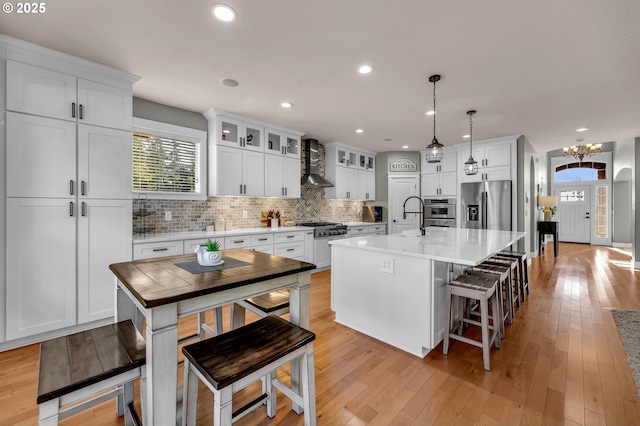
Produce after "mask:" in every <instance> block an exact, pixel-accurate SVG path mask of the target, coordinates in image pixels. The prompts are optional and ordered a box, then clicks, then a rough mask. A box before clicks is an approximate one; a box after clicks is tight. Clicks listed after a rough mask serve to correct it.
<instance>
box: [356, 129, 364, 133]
mask: <svg viewBox="0 0 640 426" xmlns="http://www.w3.org/2000/svg"><path fill="white" fill-rule="evenodd" d="M356 133H364V130H362V129H356Z"/></svg>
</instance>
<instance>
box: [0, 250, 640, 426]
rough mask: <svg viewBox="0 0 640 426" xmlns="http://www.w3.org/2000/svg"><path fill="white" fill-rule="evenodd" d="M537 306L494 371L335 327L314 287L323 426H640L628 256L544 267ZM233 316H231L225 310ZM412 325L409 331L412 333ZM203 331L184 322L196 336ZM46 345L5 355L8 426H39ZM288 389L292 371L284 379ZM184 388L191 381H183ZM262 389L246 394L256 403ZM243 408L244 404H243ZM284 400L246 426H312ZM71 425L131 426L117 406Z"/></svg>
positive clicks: (571, 254)
mask: <svg viewBox="0 0 640 426" xmlns="http://www.w3.org/2000/svg"><path fill="white" fill-rule="evenodd" d="M530 277H531V294H530V297H529V299H527V301H526V303H524V304H523V305H522V306H521V307H520V308H519V309H518V311H517V315H516V318H515V320H514V323H513V324H512V325H511V326H508V327H507V330H506V338H505V340H504V341H503V343H502V348H501V349H500V350H495V349H494V350H493V351H492V354H491V366H492V370H491V371H490V372H486V371H485V370H484V369H483V367H482V353H481V350H480V349H479V348H475V347H471V346H469V345H466V344H464V343H462V342H456V341H454V342H452V347H451V350H450V353H449V355H448V356H443V355H442V347H441V345H440V346H438V347H437V348H436V349H435V350H433V351H432V352H431V353H430V354H429V355H427V357H426V358H424V359H420V358H416V357H414V356H412V355H409V354H407V353H405V352H402V351H400V350H397V349H394V348H392V347H390V346H387V345H385V344H383V343H380V342H378V341H376V340H374V339H371V338H369V337H367V336H364V335H362V334H359V333H357V332H355V331H353V330H351V329H349V328H346V327H344V326H341V325H339V324H336V323H335V322H334V321H333V318H334V315H333V312H332V311H331V310H330V309H329V298H330V282H329V280H330V274H329V272H320V273H317V274H314V275H313V278H312V313H311V330H312V331H314V332H315V333H316V334H317V340H316V342H315V362H316V394H317V399H316V400H317V411H318V419H317V423H318V424H319V425H332V426H333V425H364V424H371V425H374V424H375V425H409V424H415V425H430V424H442V425H454V424H460V425H472V424H501V425H530V424H531V425H552V424H565V425H633V424H640V398H639V397H638V390H637V389H636V386H635V384H634V381H633V378H632V376H631V371H630V369H629V366H628V364H627V360H626V356H625V353H624V349H623V347H622V344H621V342H620V340H619V338H618V334H617V330H616V327H615V324H614V322H613V319H612V316H611V312H610V311H611V309H618V308H622V309H640V280H639V278H640V274H639V273H638V272H635V271H634V270H632V269H630V255H629V254H628V253H627V252H624V251H623V250H619V249H614V248H609V247H596V246H589V245H581V244H562V243H561V244H560V255H559V256H558V257H557V258H554V257H553V248H552V246H551V245H550V244H548V245H547V250H546V252H545V253H544V254H543V255H542V256H540V257H538V258H536V259H533V262H532V265H531V268H530ZM225 315H226V316H228V312H227V311H226V310H225ZM410 326H411V324H407V327H410ZM193 327H194V323H193V321H188V320H186V321H183V322H182V323H181V330H183V331H184V332H185V333H186V332H187V331H188V329H190V328H193ZM37 366H38V345H32V346H28V347H25V348H21V349H16V350H13V351H7V352H4V353H0V425H8V424H36V423H37V406H36V403H35V398H36V387H37ZM279 374H280V375H281V376H282V377H283V378H284V380H286V376H287V373H286V371H284V372H282V373H279ZM180 381H181V380H180ZM256 388H257V386H253V387H251V388H249V389H246V390H243V391H242V392H241V393H240V394H239V395H238V398H237V399H238V403H242V402H243V400H249V399H250V398H251V396H252V395H250V393H251V392H255V391H256ZM207 392H208V391H206V389H204V388H201V395H200V400H199V401H200V402H201V404H199V407H198V412H199V416H198V417H199V422H198V423H199V424H211V414H210V413H211V405H212V403H211V399H212V398H211V396H210V394H207ZM234 402H235V400H234ZM290 406H291V405H290V401H289V400H288V399H287V398H286V397H280V399H279V403H278V413H277V416H276V417H275V418H274V419H272V420H270V421H269V420H268V419H267V418H266V412H265V409H264V407H261V408H259V409H256V410H254V412H252V413H250V414H249V415H247V416H246V417H245V418H243V419H241V420H240V421H239V422H237V423H236V424H238V425H256V424H275V425H301V424H302V417H299V416H296V415H295V414H294V413H293V412H292V411H291V410H290ZM63 424H74V425H77V424H87V425H89V424H90V425H96V424H100V425H107V424H117V425H120V424H123V423H122V420H121V419H119V418H117V417H115V414H114V404H113V402H106V403H103V404H101V405H99V406H98V407H97V408H96V409H95V410H87V411H86V412H84V413H80V414H78V415H76V416H75V417H72V418H69V419H67V420H66V421H64V422H63Z"/></svg>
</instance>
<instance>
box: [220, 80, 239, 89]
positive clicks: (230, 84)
mask: <svg viewBox="0 0 640 426" xmlns="http://www.w3.org/2000/svg"><path fill="white" fill-rule="evenodd" d="M220 84H222V85H223V86H227V87H238V85H239V84H240V83H238V82H237V81H236V80H234V79H232V78H223V79H222V80H220Z"/></svg>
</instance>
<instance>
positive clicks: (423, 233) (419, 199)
mask: <svg viewBox="0 0 640 426" xmlns="http://www.w3.org/2000/svg"><path fill="white" fill-rule="evenodd" d="M412 198H415V199H417V200H418V201H420V205H421V206H422V209H421V210H420V211H419V212H408V211H407V210H406V206H407V201H409V200H410V199H412ZM407 213H409V214H419V215H420V233H421V234H422V235H425V232H424V201H422V198H420V197H417V196H415V195H412V196H411V197H409V198H407V199H406V200H404V204H403V205H402V218H403V219H406V218H407Z"/></svg>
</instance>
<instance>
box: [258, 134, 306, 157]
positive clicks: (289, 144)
mask: <svg viewBox="0 0 640 426" xmlns="http://www.w3.org/2000/svg"><path fill="white" fill-rule="evenodd" d="M264 133H265V138H266V140H267V142H266V145H265V147H264V152H265V153H266V154H274V155H283V156H285V157H292V158H297V159H298V160H299V159H300V136H298V135H294V134H291V133H287V132H286V131H283V130H278V129H273V128H269V127H266V128H265V129H264Z"/></svg>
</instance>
